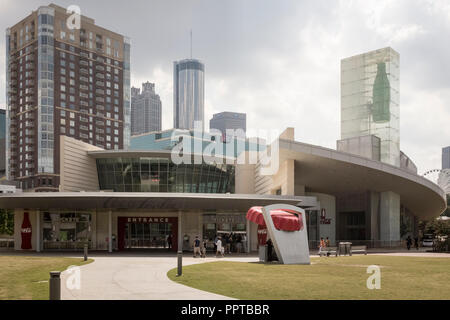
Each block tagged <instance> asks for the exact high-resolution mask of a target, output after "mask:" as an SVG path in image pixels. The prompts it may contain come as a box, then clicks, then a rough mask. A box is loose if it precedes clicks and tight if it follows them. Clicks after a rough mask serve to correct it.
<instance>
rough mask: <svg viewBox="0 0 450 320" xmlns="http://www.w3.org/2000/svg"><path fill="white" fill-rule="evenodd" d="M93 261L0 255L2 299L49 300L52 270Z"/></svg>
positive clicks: (0, 291)
mask: <svg viewBox="0 0 450 320" xmlns="http://www.w3.org/2000/svg"><path fill="white" fill-rule="evenodd" d="M92 261H93V260H88V261H87V262H84V261H83V259H73V258H44V257H42V258H41V257H21V256H17V257H16V256H14V257H9V256H0V300H48V298H49V296H48V295H49V284H48V280H49V278H50V274H49V272H50V271H64V270H66V269H67V268H68V267H70V266H80V265H83V264H86V263H91V262H92Z"/></svg>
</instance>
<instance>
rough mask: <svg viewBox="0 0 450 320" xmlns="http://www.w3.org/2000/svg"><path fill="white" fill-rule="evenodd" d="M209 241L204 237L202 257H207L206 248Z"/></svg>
mask: <svg viewBox="0 0 450 320" xmlns="http://www.w3.org/2000/svg"><path fill="white" fill-rule="evenodd" d="M207 245H208V242H207V239H203V244H202V258H206V248H207Z"/></svg>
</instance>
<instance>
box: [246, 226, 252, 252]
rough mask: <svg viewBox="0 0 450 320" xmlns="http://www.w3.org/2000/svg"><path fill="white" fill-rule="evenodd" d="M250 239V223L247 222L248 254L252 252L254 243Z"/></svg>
mask: <svg viewBox="0 0 450 320" xmlns="http://www.w3.org/2000/svg"><path fill="white" fill-rule="evenodd" d="M250 238H251V237H250V221H249V220H247V253H250V251H251V247H250V245H251V244H252V242H251V241H250Z"/></svg>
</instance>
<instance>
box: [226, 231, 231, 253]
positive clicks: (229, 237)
mask: <svg viewBox="0 0 450 320" xmlns="http://www.w3.org/2000/svg"><path fill="white" fill-rule="evenodd" d="M231 237H232V235H231V234H228V235H227V238H226V246H227V250H226V253H227V254H231V240H232V239H231Z"/></svg>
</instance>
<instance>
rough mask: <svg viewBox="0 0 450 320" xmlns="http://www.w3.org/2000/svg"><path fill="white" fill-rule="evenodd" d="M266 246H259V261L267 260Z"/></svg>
mask: <svg viewBox="0 0 450 320" xmlns="http://www.w3.org/2000/svg"><path fill="white" fill-rule="evenodd" d="M267 258H268V248H267V246H261V245H260V246H259V262H267Z"/></svg>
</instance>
